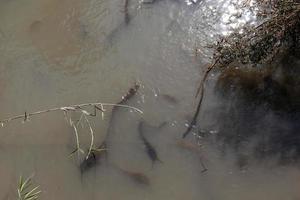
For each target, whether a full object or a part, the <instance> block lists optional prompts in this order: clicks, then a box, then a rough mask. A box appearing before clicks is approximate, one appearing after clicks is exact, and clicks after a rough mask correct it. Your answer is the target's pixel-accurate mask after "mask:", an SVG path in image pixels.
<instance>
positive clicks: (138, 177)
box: [116, 166, 150, 186]
mask: <svg viewBox="0 0 300 200" xmlns="http://www.w3.org/2000/svg"><path fill="white" fill-rule="evenodd" d="M116 167H117V168H118V169H119V170H120V171H121V172H123V173H124V174H125V175H126V176H128V177H129V178H130V179H131V180H132V181H134V182H135V183H137V184H140V185H145V186H148V185H150V180H149V178H148V177H147V176H146V175H145V174H144V173H141V172H134V171H130V170H127V169H124V168H122V167H119V166H116Z"/></svg>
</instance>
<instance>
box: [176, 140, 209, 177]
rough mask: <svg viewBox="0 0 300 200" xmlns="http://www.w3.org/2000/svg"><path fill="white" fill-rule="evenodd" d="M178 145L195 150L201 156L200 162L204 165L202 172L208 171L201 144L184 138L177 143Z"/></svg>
mask: <svg viewBox="0 0 300 200" xmlns="http://www.w3.org/2000/svg"><path fill="white" fill-rule="evenodd" d="M176 144H177V145H178V146H180V147H182V148H184V149H187V150H189V151H192V152H195V153H197V154H198V155H199V157H200V164H201V167H202V171H201V172H202V173H204V172H206V171H207V170H208V169H207V168H206V166H205V164H204V163H203V160H202V157H201V155H200V149H199V146H198V145H196V144H194V143H191V142H188V141H185V140H183V139H181V140H178V141H177V143H176Z"/></svg>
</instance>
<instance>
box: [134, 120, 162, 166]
mask: <svg viewBox="0 0 300 200" xmlns="http://www.w3.org/2000/svg"><path fill="white" fill-rule="evenodd" d="M143 126H144V122H143V121H141V122H140V123H139V125H138V131H139V135H140V137H141V139H142V141H143V143H144V145H145V148H146V152H147V154H148V156H149V158H150V159H151V161H152V166H153V165H154V163H155V162H156V161H159V162H161V163H162V161H161V160H160V159H159V158H158V155H157V152H156V150H155V149H154V147H153V146H152V145H151V144H150V142H148V140H147V139H146V138H145V136H144V134H143Z"/></svg>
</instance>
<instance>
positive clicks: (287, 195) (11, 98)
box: [0, 0, 300, 200]
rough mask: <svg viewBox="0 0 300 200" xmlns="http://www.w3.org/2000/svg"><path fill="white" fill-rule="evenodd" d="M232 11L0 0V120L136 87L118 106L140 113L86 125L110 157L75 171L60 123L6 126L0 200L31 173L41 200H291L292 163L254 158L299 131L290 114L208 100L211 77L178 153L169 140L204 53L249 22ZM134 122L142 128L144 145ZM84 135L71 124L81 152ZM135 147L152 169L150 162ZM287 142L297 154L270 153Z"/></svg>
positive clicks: (228, 6)
mask: <svg viewBox="0 0 300 200" xmlns="http://www.w3.org/2000/svg"><path fill="white" fill-rule="evenodd" d="M247 2H248V3H250V4H251V3H252V1H247ZM239 3H241V2H240V1H229V0H219V1H214V0H207V1H201V0H199V1H174V0H164V1H153V3H150V4H147V5H146V4H143V3H142V2H141V1H138V0H128V1H126V2H125V1H124V2H123V1H117V0H111V1H105V0H88V1H83V0H63V1H58V0H39V1H37V0H30V1H26V2H25V1H0V43H1V45H0V72H1V73H0V102H1V104H0V110H1V114H0V118H1V119H2V118H5V117H7V116H11V115H14V114H20V113H24V112H25V111H26V112H31V111H36V110H42V109H45V108H51V107H57V106H63V105H71V104H79V103H84V102H99V101H101V102H111V103H116V102H120V101H121V98H122V96H123V95H125V93H126V92H127V91H128V89H129V88H130V87H132V85H133V84H134V83H135V82H138V83H139V84H140V85H141V87H140V89H139V90H138V92H137V93H136V94H135V95H134V96H133V97H132V98H130V99H129V100H128V101H127V102H126V104H128V105H131V106H135V107H138V108H140V109H142V110H143V112H144V114H143V115H139V114H137V113H136V112H132V111H130V110H128V109H118V111H117V113H115V114H114V116H113V120H110V117H111V114H110V113H111V111H112V109H111V108H107V112H106V113H105V115H104V119H101V116H97V117H90V122H91V126H92V128H93V130H94V136H95V138H94V142H95V146H99V145H101V144H102V142H103V140H104V138H105V137H106V134H107V130H109V137H108V140H107V143H108V144H107V145H108V147H107V148H108V153H107V156H106V157H101V159H96V158H99V157H98V156H97V155H98V154H97V152H94V153H93V156H94V160H92V161H91V163H90V165H91V167H89V168H88V169H87V170H86V171H85V172H84V173H82V171H80V161H81V160H82V159H83V157H80V159H79V160H78V159H77V157H76V156H74V157H69V155H70V153H71V152H72V151H73V150H74V148H75V147H76V141H75V137H74V131H73V129H72V127H70V126H69V125H68V123H66V122H65V119H64V115H63V113H61V112H57V113H48V114H45V115H40V116H38V117H32V118H31V119H30V121H29V122H27V123H24V124H22V123H21V122H20V121H12V122H11V123H9V124H7V125H6V126H4V127H3V128H1V129H0V136H1V140H0V177H1V178H2V181H1V182H0V191H1V192H0V199H14V198H15V197H16V183H17V180H18V177H19V175H21V174H22V175H24V176H26V175H28V176H29V175H31V174H32V173H34V174H35V176H34V180H35V182H36V183H38V184H39V185H40V188H41V190H42V194H41V199H100V198H101V199H130V200H132V199H163V200H168V199H189V200H192V199H207V200H213V199H222V200H223V199H249V200H250V199H278V200H281V199H291V200H292V199H293V200H296V199H299V198H300V194H299V193H298V190H297V189H298V182H299V178H300V176H299V169H298V168H297V167H296V165H295V164H294V163H297V162H292V164H290V163H291V162H287V163H289V164H286V165H279V164H278V160H279V157H280V154H278V152H277V153H276V152H274V153H273V154H272V156H270V157H269V156H268V154H264V155H265V156H264V158H263V159H260V158H258V156H255V155H256V154H255V153H260V151H261V149H263V148H259V149H258V150H257V149H256V148H257V146H260V145H261V143H260V142H261V141H264V139H265V140H269V139H270V138H271V137H272V133H273V132H276V137H277V136H278V135H280V134H281V133H282V134H287V135H290V134H291V133H292V132H295V131H297V130H299V126H298V125H296V124H299V123H298V122H299V116H298V115H297V113H296V112H295V113H296V114H294V115H293V117H286V115H285V114H282V113H280V114H279V115H277V110H274V109H272V107H270V106H269V105H264V104H259V105H258V106H257V104H255V105H254V106H252V107H251V108H249V107H248V105H249V104H248V103H249V102H246V101H239V99H238V94H237V93H235V92H232V93H230V95H229V97H228V96H227V97H224V96H222V95H219V94H218V93H217V94H216V92H215V90H214V88H215V84H216V80H217V78H216V77H217V76H216V75H217V74H213V75H212V76H210V78H209V82H208V84H207V94H206V95H205V99H204V107H203V108H204V109H203V112H202V113H201V114H200V116H199V127H195V130H194V134H193V135H194V136H192V134H191V135H190V136H189V138H188V141H187V142H188V143H187V144H184V145H182V143H180V141H178V140H179V139H180V138H181V135H182V133H183V132H184V130H185V129H186V126H185V124H187V123H188V122H189V120H191V118H192V113H193V111H194V108H195V104H196V103H197V102H196V100H195V98H194V95H195V90H196V84H197V83H198V81H199V79H200V77H201V74H202V69H204V68H205V66H206V64H207V63H208V62H209V61H210V57H211V49H208V48H206V47H205V46H206V45H207V44H210V43H212V42H214V41H215V40H216V39H217V38H218V36H219V35H226V34H229V33H230V32H231V31H233V30H234V29H237V28H239V27H242V26H243V25H244V24H245V23H254V22H255V11H253V10H247V9H246V8H245V9H236V5H237V4H239ZM232 15H233V17H232ZM233 84H234V83H233ZM262 91H265V90H262ZM265 106H266V107H265ZM282 116H283V117H282ZM79 118H80V115H79V114H74V115H72V119H74V120H76V119H77V120H78V119H79ZM141 121H144V122H145V123H146V124H147V125H146V126H145V127H144V128H143V135H144V140H143V139H141V135H140V133H139V129H138V126H139V123H140V122H141ZM163 122H166V123H165V124H166V125H165V126H162V127H158V126H159V125H160V124H161V123H163ZM87 128H88V127H87V125H86V124H84V123H83V125H82V126H78V132H79V133H80V134H79V141H80V143H81V145H82V149H83V150H84V151H87V149H88V148H89V144H90V140H91V138H90V135H89V134H90V133H89V130H88V129H87ZM198 132H199V133H198ZM254 133H255V134H254ZM264 136H265V138H264ZM278 137H279V136H278ZM278 137H277V138H278ZM279 138H280V137H279ZM145 140H146V141H147V142H148V143H149V144H148V145H151V148H153V149H155V152H156V154H157V156H158V157H159V159H160V160H161V162H154V164H153V163H152V160H151V159H153V157H151V155H152V156H153V150H149V149H151V148H150V147H149V146H148V148H147V149H145V145H146V147H147V144H145ZM295 140H297V138H295ZM275 143H276V140H274V141H273V140H272V141H271V143H268V141H267V142H266V143H263V144H272V145H273V144H274V145H275ZM178 144H181V146H180V145H178ZM290 144H292V146H293V147H294V146H295V143H292V142H290V141H287V142H286V144H284V142H282V143H280V144H279V145H277V146H276V145H275V148H283V147H281V145H283V146H284V145H290ZM297 144H298V143H297ZM296 149H298V148H296ZM292 150H293V149H291V151H292ZM289 153H292V152H287V153H286V154H289ZM259 155H262V154H259ZM91 158H92V159H93V157H91ZM286 158H291V157H289V156H286ZM292 158H294V157H292ZM204 167H205V168H207V169H208V170H207V171H205V170H204V171H205V172H204V171H203V169H204Z"/></svg>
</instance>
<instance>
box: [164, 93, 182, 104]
mask: <svg viewBox="0 0 300 200" xmlns="http://www.w3.org/2000/svg"><path fill="white" fill-rule="evenodd" d="M160 96H161V98H162V99H164V100H165V101H167V102H168V103H171V104H178V99H177V98H175V97H173V96H171V95H168V94H162V95H160Z"/></svg>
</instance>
